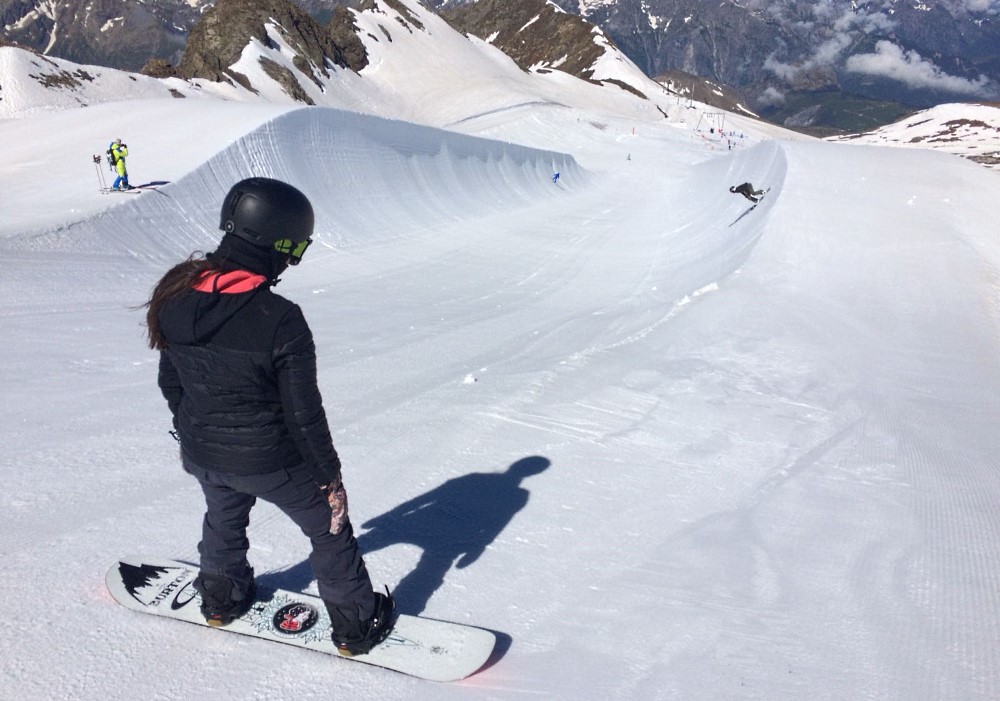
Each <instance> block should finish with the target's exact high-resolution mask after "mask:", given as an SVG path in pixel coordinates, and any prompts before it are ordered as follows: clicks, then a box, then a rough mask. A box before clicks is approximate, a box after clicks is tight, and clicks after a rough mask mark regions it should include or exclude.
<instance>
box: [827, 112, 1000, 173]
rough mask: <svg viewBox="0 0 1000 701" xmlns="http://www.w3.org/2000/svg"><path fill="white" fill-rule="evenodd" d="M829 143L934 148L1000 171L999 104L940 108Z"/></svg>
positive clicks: (833, 139) (835, 138) (834, 139)
mask: <svg viewBox="0 0 1000 701" xmlns="http://www.w3.org/2000/svg"><path fill="white" fill-rule="evenodd" d="M830 140H831V141H839V142H845V143H858V144H878V145H881V146H907V147H912V148H929V149H935V150H938V151H944V152H945V153H953V154H955V155H958V156H963V157H965V158H968V159H970V160H972V161H975V162H977V163H981V164H982V165H984V166H987V167H989V168H994V169H997V170H1000V104H975V103H960V104H947V105H938V106H937V107H932V108H930V109H928V110H923V111H921V112H917V113H916V114H913V115H910V116H909V117H907V118H906V119H901V120H900V121H898V122H895V123H893V124H889V125H887V126H884V127H881V128H879V129H875V130H874V131H870V132H865V133H863V134H851V135H848V136H842V137H833V138H831V139H830Z"/></svg>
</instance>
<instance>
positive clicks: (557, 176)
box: [552, 172, 559, 184]
mask: <svg viewBox="0 0 1000 701" xmlns="http://www.w3.org/2000/svg"><path fill="white" fill-rule="evenodd" d="M552 182H553V183H555V184H559V173H558V172H557V173H555V174H554V175H553V176H552Z"/></svg>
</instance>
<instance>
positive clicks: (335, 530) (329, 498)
mask: <svg viewBox="0 0 1000 701" xmlns="http://www.w3.org/2000/svg"><path fill="white" fill-rule="evenodd" d="M321 489H322V490H323V496H324V497H326V502H327V503H328V504H329V505H330V533H332V534H333V535H339V534H340V532H341V531H342V530H344V526H345V525H346V524H347V490H345V489H344V483H343V482H338V483H337V485H336V486H334V485H332V484H328V485H326V486H325V487H321Z"/></svg>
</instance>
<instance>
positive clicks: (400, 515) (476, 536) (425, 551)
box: [257, 456, 551, 615]
mask: <svg viewBox="0 0 1000 701" xmlns="http://www.w3.org/2000/svg"><path fill="white" fill-rule="evenodd" d="M549 465H551V462H550V461H549V460H548V458H544V457H540V456H531V457H526V458H522V459H520V460H518V461H517V462H515V463H513V464H512V465H511V466H510V467H508V468H507V470H506V471H505V472H503V473H482V472H474V473H471V474H468V475H462V476H461V477H456V478H454V479H451V480H448V481H447V482H445V483H444V484H442V485H440V486H438V487H435V488H434V489H432V490H431V491H429V492H427V493H425V494H422V495H420V496H418V497H415V498H414V499H411V500H409V501H407V502H405V503H403V504H400V505H399V506H397V507H395V508H394V509H392V510H391V511H387V512H386V513H384V514H382V515H381V516H376V517H375V518H373V519H370V520H369V521H366V522H364V523H363V524H362V525H361V528H362V529H366V532H364V533H363V534H361V535H360V536H358V544H359V546H360V547H361V552H362V553H365V554H368V553H371V552H375V551H378V550H382V549H384V548H388V547H390V546H392V545H400V544H409V545H415V546H417V547H418V548H419V549H420V550H421V555H420V560H419V561H418V562H417V565H416V567H415V568H414V569H413V570H412V571H411V572H409V573H408V574H407V575H406V576H405V577H403V579H402V580H400V582H399V584H398V585H397V586H396V587H395V589H393V592H392V595H393V598H395V600H396V606H397V607H398V609H399V611H400V612H401V613H408V614H411V615H417V614H419V613H421V612H422V611H423V610H424V609H425V608H426V607H427V603H428V602H429V601H430V599H431V597H432V596H433V595H434V592H436V591H437V590H438V588H440V587H441V585H442V584H444V578H445V576H446V575H447V574H448V572H449V570H451V568H452V566H454V567H457V568H458V569H462V568H464V567H468V566H469V565H471V564H473V563H474V562H476V560H478V559H479V557H480V556H481V555H482V554H483V552H484V551H485V550H486V548H487V547H488V546H489V545H490V544H491V543H492V542H493V541H494V540H496V538H497V536H498V535H499V534H500V533H501V532H502V531H503V529H504V528H505V527H506V526H507V524H508V523H510V521H511V519H512V518H514V515H515V514H516V513H517V512H518V511H520V510H521V509H523V508H524V507H525V505H526V504H527V503H528V496H529V492H528V490H527V489H525V488H524V487H522V486H521V482H522V481H523V480H524V479H525V478H527V477H531V476H532V475H537V474H539V473H540V472H542V471H544V470H545V469H547V468H548V467H549ZM265 579H266V580H268V581H262V580H265ZM311 582H312V570H311V568H310V566H309V562H308V560H306V561H303V562H301V563H299V564H298V565H296V566H295V567H293V568H291V569H288V570H284V571H283V572H275V573H271V574H269V575H263V576H261V577H258V578H257V583H258V586H261V585H262V584H263V585H265V586H267V585H270V586H276V587H280V588H283V589H291V590H298V591H302V590H304V589H305V588H306V587H308V586H309V585H310V583H311Z"/></svg>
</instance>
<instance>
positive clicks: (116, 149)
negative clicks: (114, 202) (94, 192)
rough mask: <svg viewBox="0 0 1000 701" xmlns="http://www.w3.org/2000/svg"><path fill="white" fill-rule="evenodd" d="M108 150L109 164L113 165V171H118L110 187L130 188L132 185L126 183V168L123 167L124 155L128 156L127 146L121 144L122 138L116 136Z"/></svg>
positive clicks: (117, 188) (113, 188)
mask: <svg viewBox="0 0 1000 701" xmlns="http://www.w3.org/2000/svg"><path fill="white" fill-rule="evenodd" d="M108 150H109V151H110V154H111V156H110V157H111V165H113V166H114V168H115V172H116V173H118V177H117V178H115V182H114V184H113V185H112V186H111V189H112V190H131V189H132V186H131V185H129V184H128V170H127V169H126V168H125V157H126V156H128V146H126V145H125V144H123V143H122V140H121V139H120V138H118V139H115V140H114V142H113V143H112V144H111V148H110V149H108Z"/></svg>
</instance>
